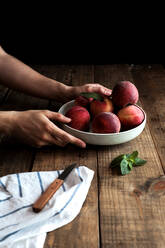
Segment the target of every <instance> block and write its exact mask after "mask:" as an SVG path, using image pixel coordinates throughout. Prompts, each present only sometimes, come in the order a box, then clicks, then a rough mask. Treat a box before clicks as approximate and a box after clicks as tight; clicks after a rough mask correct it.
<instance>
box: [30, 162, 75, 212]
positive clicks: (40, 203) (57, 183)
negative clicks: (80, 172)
mask: <svg viewBox="0 0 165 248" xmlns="http://www.w3.org/2000/svg"><path fill="white" fill-rule="evenodd" d="M75 167H76V163H74V164H71V165H69V166H68V167H67V168H66V169H65V170H64V171H63V172H62V173H61V174H60V175H59V176H58V178H56V179H55V180H54V181H53V182H52V183H51V184H50V185H49V187H48V188H47V189H46V191H45V192H44V193H43V194H42V195H41V196H40V197H39V199H38V200H37V201H36V202H35V203H34V204H33V206H32V208H33V211H34V212H35V213H39V212H40V211H41V210H42V209H43V208H44V207H45V205H46V204H47V202H48V201H49V200H50V199H51V198H52V196H53V195H54V194H55V193H56V191H57V190H58V189H59V188H60V187H61V186H62V184H63V183H64V180H65V179H66V178H67V176H68V175H69V174H70V172H71V171H72V170H73V169H74V168H75Z"/></svg>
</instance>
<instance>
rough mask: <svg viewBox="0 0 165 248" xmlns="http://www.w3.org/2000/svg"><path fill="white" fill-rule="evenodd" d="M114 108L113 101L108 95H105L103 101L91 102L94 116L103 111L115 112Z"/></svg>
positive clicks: (91, 110)
mask: <svg viewBox="0 0 165 248" xmlns="http://www.w3.org/2000/svg"><path fill="white" fill-rule="evenodd" d="M113 110H114V107H113V103H112V101H111V99H109V98H108V97H103V101H100V100H93V101H92V102H91V103H90V112H91V114H92V116H93V117H95V116H96V115H98V114H99V113H102V112H113Z"/></svg>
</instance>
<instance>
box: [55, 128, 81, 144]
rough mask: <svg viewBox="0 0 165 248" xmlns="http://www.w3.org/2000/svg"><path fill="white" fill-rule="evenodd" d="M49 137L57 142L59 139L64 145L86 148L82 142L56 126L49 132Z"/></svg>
mask: <svg viewBox="0 0 165 248" xmlns="http://www.w3.org/2000/svg"><path fill="white" fill-rule="evenodd" d="M51 135H52V136H53V137H55V138H56V139H57V138H58V140H59V139H60V140H61V141H62V142H63V143H65V144H68V143H71V144H74V145H76V146H79V147H81V148H85V147H86V143H85V142H84V141H82V140H81V139H78V138H76V137H74V136H72V135H71V134H69V133H67V132H65V131H64V130H62V129H60V128H58V127H57V126H55V128H54V130H51Z"/></svg>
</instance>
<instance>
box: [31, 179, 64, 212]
mask: <svg viewBox="0 0 165 248" xmlns="http://www.w3.org/2000/svg"><path fill="white" fill-rule="evenodd" d="M63 182H64V181H63V180H61V179H55V180H54V181H53V182H52V183H51V184H50V186H49V187H48V188H47V190H46V191H45V192H44V193H43V194H42V195H41V196H40V198H39V199H38V200H37V201H36V202H35V203H34V204H33V206H32V208H33V211H34V212H35V213H38V212H40V211H41V210H42V209H43V208H44V206H45V205H46V203H47V202H48V201H49V200H50V198H51V197H52V196H53V195H54V193H55V192H56V191H57V190H58V189H59V188H60V186H61V185H62V184H63Z"/></svg>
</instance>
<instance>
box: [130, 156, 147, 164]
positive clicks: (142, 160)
mask: <svg viewBox="0 0 165 248" xmlns="http://www.w3.org/2000/svg"><path fill="white" fill-rule="evenodd" d="M146 162H147V161H146V160H144V159H141V158H135V161H134V164H133V166H141V165H144V164H145V163H146Z"/></svg>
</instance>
